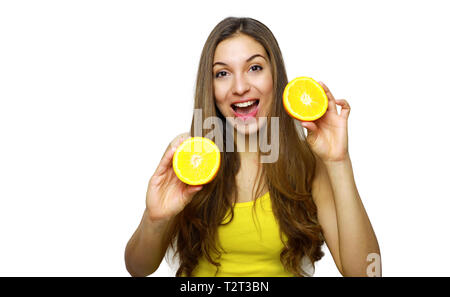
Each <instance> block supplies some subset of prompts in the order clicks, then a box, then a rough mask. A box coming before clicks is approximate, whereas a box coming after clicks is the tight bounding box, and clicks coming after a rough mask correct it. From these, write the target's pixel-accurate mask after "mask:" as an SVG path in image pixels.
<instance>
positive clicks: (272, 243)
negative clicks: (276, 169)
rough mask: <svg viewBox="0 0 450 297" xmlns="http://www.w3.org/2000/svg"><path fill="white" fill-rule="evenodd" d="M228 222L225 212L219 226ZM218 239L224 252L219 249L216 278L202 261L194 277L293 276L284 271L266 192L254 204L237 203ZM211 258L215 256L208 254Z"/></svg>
mask: <svg viewBox="0 0 450 297" xmlns="http://www.w3.org/2000/svg"><path fill="white" fill-rule="evenodd" d="M254 203H256V205H255V206H256V210H255V211H253V204H254ZM255 212H256V215H255ZM230 219H231V211H228V213H227V215H226V216H225V218H224V220H223V221H222V222H223V223H225V222H228V221H230ZM282 235H283V240H286V239H287V238H286V236H284V234H282ZM218 239H219V241H220V244H221V245H222V247H223V249H224V250H225V252H223V251H222V250H221V249H220V246H218V247H219V250H220V251H221V258H220V259H219V260H218V262H220V264H221V266H220V267H219V271H218V273H217V275H215V273H216V266H214V265H213V264H211V263H209V262H208V260H206V258H204V257H201V258H200V259H199V263H198V266H197V267H196V268H195V269H194V271H193V276H219V277H220V276H226V277H233V276H250V277H251V276H255V277H258V276H275V277H276V276H294V275H293V274H292V273H290V272H287V271H286V270H285V269H284V267H283V265H282V264H281V261H280V253H281V250H282V249H283V247H284V246H283V243H282V241H281V239H280V230H279V225H278V223H277V221H276V219H275V216H274V214H273V212H272V204H271V201H270V195H269V192H267V193H266V194H264V195H263V196H261V197H259V198H258V199H256V201H255V202H254V201H249V202H242V203H236V204H235V205H234V217H233V220H232V221H231V223H229V224H227V225H221V226H219V228H218ZM211 256H212V257H213V258H214V256H215V254H214V253H213V252H211Z"/></svg>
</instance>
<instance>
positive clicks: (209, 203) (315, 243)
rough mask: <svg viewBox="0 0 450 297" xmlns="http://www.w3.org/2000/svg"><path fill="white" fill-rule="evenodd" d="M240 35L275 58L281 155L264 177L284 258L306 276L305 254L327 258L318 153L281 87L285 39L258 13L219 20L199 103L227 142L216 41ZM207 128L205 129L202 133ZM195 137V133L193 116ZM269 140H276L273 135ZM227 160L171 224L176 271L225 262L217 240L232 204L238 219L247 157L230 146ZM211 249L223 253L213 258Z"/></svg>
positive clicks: (203, 67) (201, 72) (203, 63)
mask: <svg viewBox="0 0 450 297" xmlns="http://www.w3.org/2000/svg"><path fill="white" fill-rule="evenodd" d="M238 34H245V35H247V36H250V37H252V38H254V39H255V40H256V41H257V42H259V43H260V44H261V45H262V46H263V47H264V48H265V49H266V52H267V55H268V57H269V60H270V64H271V69H272V77H273V86H274V88H273V90H274V92H273V96H274V97H273V100H272V102H273V103H272V107H271V110H270V114H269V119H270V117H278V118H279V130H280V131H282V133H279V148H280V152H279V156H278V160H277V161H276V162H273V163H262V166H261V167H262V168H261V170H262V174H261V175H260V176H261V177H262V179H263V182H264V184H265V185H267V188H268V190H269V193H270V199H271V202H272V209H273V213H274V216H275V218H276V220H277V222H278V224H279V226H280V239H281V240H282V241H283V244H284V248H283V249H282V251H281V253H280V261H281V263H282V265H283V266H284V267H285V269H286V270H287V271H289V272H291V273H292V274H294V275H296V276H304V275H306V274H307V273H306V272H305V271H304V270H303V269H302V265H301V263H302V259H303V257H304V256H306V257H307V258H308V259H309V260H310V262H311V263H312V265H313V267H314V262H315V261H318V260H319V259H320V258H322V256H323V252H322V251H321V246H322V244H323V242H324V240H323V236H322V230H321V227H320V225H319V224H318V220H317V208H316V206H315V204H314V202H313V200H312V195H311V188H312V180H313V177H314V175H315V165H316V159H315V156H314V154H313V153H312V151H311V149H310V147H309V145H308V143H307V142H306V139H305V135H304V132H303V129H302V128H301V127H300V128H298V126H296V124H295V121H294V120H293V119H292V118H291V117H289V115H287V113H286V112H285V111H284V108H283V104H282V93H283V90H284V87H285V86H286V84H287V82H288V80H287V75H286V70H285V66H284V61H283V57H282V54H281V51H280V48H279V46H278V42H277V41H276V39H275V37H274V36H273V34H272V32H271V31H270V30H269V28H267V27H266V26H265V25H264V24H262V23H261V22H259V21H257V20H254V19H251V18H235V17H228V18H226V19H224V20H222V21H221V22H220V23H219V24H217V26H216V27H215V28H214V29H213V30H212V32H211V33H210V35H209V37H208V39H207V41H206V43H205V45H204V47H203V51H202V54H201V57H200V63H199V68H198V74H197V81H196V91H195V104H194V108H195V109H201V112H202V118H203V119H206V118H208V117H217V118H219V119H220V120H221V121H222V125H221V126H222V133H221V135H220V136H219V137H221V138H222V141H223V147H225V146H226V142H227V140H228V139H229V138H228V137H227V136H226V134H227V133H232V131H229V129H226V127H227V125H226V119H225V118H224V116H223V115H222V114H221V112H220V111H219V110H218V108H217V107H216V105H215V99H214V90H213V74H212V64H213V57H214V52H215V50H216V47H217V45H218V44H219V43H220V42H221V41H223V40H225V39H227V38H231V37H233V36H236V35H238ZM267 129H268V131H271V121H270V120H269V121H267ZM208 132H209V131H205V130H203V129H202V135H200V136H204V135H205V134H206V133H208ZM277 132H278V131H277ZM191 136H194V118H193V120H192V124H191ZM195 136H199V135H195ZM215 137H217V135H215ZM268 138H269V139H268V140H269V142H270V135H269V136H268ZM235 151H236V150H235ZM259 153H260V154H261V152H259ZM221 159H222V163H221V167H220V169H219V172H218V174H217V176H216V177H215V179H214V180H213V181H211V182H210V183H208V184H206V185H204V186H203V188H202V190H200V191H199V192H198V193H196V194H195V196H194V197H193V198H192V201H191V202H190V203H189V204H188V205H187V206H186V207H185V208H184V209H183V211H181V212H180V213H179V214H178V215H177V216H176V217H175V219H174V222H173V224H172V225H171V228H170V229H169V234H168V239H169V243H170V246H171V248H172V249H173V247H174V245H176V247H177V249H176V252H175V254H174V257H175V256H176V255H179V263H180V266H179V268H178V270H177V272H176V276H192V272H193V270H194V269H195V267H196V266H197V264H198V261H199V259H200V257H201V256H204V257H205V258H206V259H207V260H208V261H209V262H210V263H211V264H213V265H215V266H216V268H217V270H216V274H217V272H218V269H219V267H220V262H218V260H219V259H220V254H221V252H220V251H219V249H218V247H217V245H216V243H217V230H218V227H219V226H220V225H223V219H224V217H225V215H226V212H227V210H231V220H232V219H233V216H234V212H233V207H232V203H234V202H235V199H236V197H237V187H236V180H235V176H236V174H237V173H238V170H239V168H240V157H239V154H238V153H235V152H227V151H226V150H223V152H221ZM260 182H261V178H260ZM259 185H261V183H260V184H259ZM229 189H233V190H232V191H230V190H229ZM258 189H259V186H258ZM260 195H261V193H256V195H255V197H259V196H260ZM255 197H254V198H255ZM231 220H230V221H231ZM227 223H229V222H227ZM282 233H284V234H285V235H286V238H287V241H284V240H283V238H282V236H281V234H282ZM211 253H214V254H216V256H217V257H212V256H211Z"/></svg>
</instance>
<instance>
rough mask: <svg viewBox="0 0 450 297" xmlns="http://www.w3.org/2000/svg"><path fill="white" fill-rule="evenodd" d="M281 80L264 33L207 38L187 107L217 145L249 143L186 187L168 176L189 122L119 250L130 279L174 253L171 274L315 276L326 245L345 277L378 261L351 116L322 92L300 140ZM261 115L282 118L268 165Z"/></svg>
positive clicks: (275, 52) (237, 31) (246, 30)
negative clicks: (209, 124) (212, 123)
mask: <svg viewBox="0 0 450 297" xmlns="http://www.w3.org/2000/svg"><path fill="white" fill-rule="evenodd" d="M287 82H288V81H287V75H286V71H285V67H284V62H283V58H282V55H281V51H280V49H279V47H278V43H277V41H276V39H275V37H274V36H273V34H272V33H271V31H270V30H269V29H268V28H267V27H266V26H265V25H264V24H262V23H260V22H258V21H256V20H254V19H251V18H232V17H230V18H226V19H224V20H223V21H221V22H220V23H219V24H218V25H217V26H216V27H215V28H214V29H213V31H212V32H211V34H210V36H209V37H208V39H207V41H206V43H205V46H204V48H203V52H202V55H201V58H200V64H199V69H198V75H197V85H196V93H195V108H196V110H201V112H202V118H203V119H206V118H208V117H212V116H213V117H218V118H219V119H220V121H221V122H222V125H220V127H221V132H222V133H221V134H220V135H214V137H215V139H216V140H217V139H218V138H219V139H220V138H221V140H222V141H223V143H227V141H228V145H229V142H230V139H236V138H233V137H232V138H230V137H229V136H230V135H233V136H234V137H237V136H244V137H246V139H247V141H246V142H245V143H244V144H242V142H233V145H232V147H233V148H234V150H233V151H227V150H224V151H223V152H221V158H222V164H221V168H220V170H219V172H218V174H217V176H216V178H215V179H214V180H213V181H211V182H210V183H208V184H206V185H203V186H189V185H186V184H183V183H182V182H181V181H180V180H179V179H178V178H177V177H176V175H175V174H174V172H173V170H172V168H171V161H172V156H173V153H174V151H175V149H176V147H177V146H178V145H179V144H180V143H181V142H182V141H183V140H184V139H186V138H187V137H189V136H194V135H195V133H194V132H195V131H194V130H195V129H194V122H195V120H196V119H195V118H194V119H193V121H192V125H191V132H190V133H188V134H182V135H180V136H178V137H176V138H175V139H174V140H173V141H172V143H171V144H170V145H169V147H168V149H167V150H166V152H165V153H164V156H163V157H162V160H161V162H160V164H159V166H158V168H157V169H156V171H155V173H154V175H153V176H152V178H151V179H150V181H149V185H148V190H147V197H146V206H147V207H146V210H145V212H144V215H143V217H142V220H141V223H140V225H139V227H138V228H137V230H136V232H135V233H134V234H133V236H132V237H131V239H130V241H129V242H128V245H127V248H126V251H125V261H126V265H127V269H128V271H129V272H130V274H131V275H133V276H145V275H149V274H151V273H153V272H154V271H156V269H157V268H158V267H159V264H160V263H161V261H162V259H163V257H164V255H165V253H166V251H167V248H168V247H169V245H170V246H171V247H172V248H174V246H175V247H176V255H178V257H179V263H180V266H179V268H178V270H177V272H176V276H305V275H308V274H309V273H308V271H307V267H306V264H305V263H310V264H312V265H313V266H314V262H316V261H318V260H319V259H321V257H322V256H323V252H322V251H321V246H322V244H323V242H324V241H325V242H326V244H327V246H328V248H329V250H330V252H331V254H332V256H333V259H334V262H335V263H336V266H337V268H338V270H339V271H340V273H341V274H342V275H344V276H366V275H367V269H368V264H369V263H368V262H367V261H368V260H367V259H368V255H370V254H372V255H373V254H376V255H379V254H380V251H379V247H378V243H377V239H376V236H375V233H374V231H373V229H372V227H371V224H370V221H369V218H368V216H367V214H366V212H365V209H364V206H363V204H362V202H361V199H360V197H359V195H358V191H357V189H356V185H355V181H354V177H353V171H352V166H351V161H350V157H349V153H348V146H347V143H348V141H347V120H348V116H349V112H350V107H349V105H348V103H347V101H346V100H343V99H342V100H336V99H334V97H333V95H332V94H331V92H330V90H329V89H328V88H327V86H326V85H325V84H323V83H320V84H321V85H322V87H323V88H324V90H325V91H326V94H327V96H328V100H329V107H328V110H327V112H326V113H325V115H324V116H323V117H322V118H320V119H318V120H316V121H315V122H302V123H301V126H303V127H305V128H306V129H307V130H308V135H307V137H305V135H304V132H303V129H301V126H299V127H298V126H296V124H299V123H300V122H297V121H296V120H294V119H292V118H291V117H289V116H288V114H287V113H286V112H285V111H284V109H283V105H282V93H283V90H284V87H285V86H286V84H287ZM242 103H244V104H242ZM245 105H250V106H245ZM336 105H340V106H341V107H342V110H341V113H340V114H338V112H337V108H336ZM255 112H256V113H255ZM264 117H268V118H269V119H271V118H277V119H279V121H278V122H277V123H278V126H279V127H277V129H276V132H277V133H275V134H274V135H269V138H271V139H272V140H273V139H274V137H277V139H278V141H279V150H280V151H279V154H278V155H277V159H276V160H275V161H274V162H268V163H263V162H261V161H260V160H261V159H260V157H261V155H263V152H261V150H257V151H256V152H255V151H253V150H251V149H249V148H250V147H258V146H257V145H255V143H252V142H255V141H259V140H258V139H259V137H261V135H262V134H261V132H262V131H263V130H264V131H272V121H267V122H265V121H262V120H259V119H262V118H264ZM228 127H232V128H231V129H229V128H228ZM226 128H228V129H226ZM266 129H267V130H266ZM208 132H209V131H204V130H202V131H201V133H202V135H203V136H204V135H207V133H208ZM278 132H279V133H278ZM255 133H256V134H259V136H258V137H256V138H255V137H251V136H253V135H255ZM195 136H197V135H195ZM255 139H256V140H255ZM224 147H225V145H224ZM227 147H228V146H227ZM255 218H256V221H255Z"/></svg>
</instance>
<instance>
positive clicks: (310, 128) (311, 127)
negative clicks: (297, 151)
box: [302, 122, 319, 135]
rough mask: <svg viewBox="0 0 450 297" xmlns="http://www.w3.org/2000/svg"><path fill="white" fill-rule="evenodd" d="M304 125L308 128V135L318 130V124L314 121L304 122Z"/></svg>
mask: <svg viewBox="0 0 450 297" xmlns="http://www.w3.org/2000/svg"><path fill="white" fill-rule="evenodd" d="M302 126H303V127H305V128H306V129H307V130H308V135H309V134H310V133H314V132H316V131H317V129H319V128H317V125H316V124H315V123H313V122H302Z"/></svg>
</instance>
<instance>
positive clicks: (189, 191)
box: [183, 185, 203, 203]
mask: <svg viewBox="0 0 450 297" xmlns="http://www.w3.org/2000/svg"><path fill="white" fill-rule="evenodd" d="M201 189H203V185H199V186H190V185H188V186H187V188H186V189H185V191H184V193H183V196H184V197H183V198H184V199H185V202H186V203H189V202H191V199H192V197H194V195H195V193H197V192H198V191H200V190H201Z"/></svg>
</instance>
